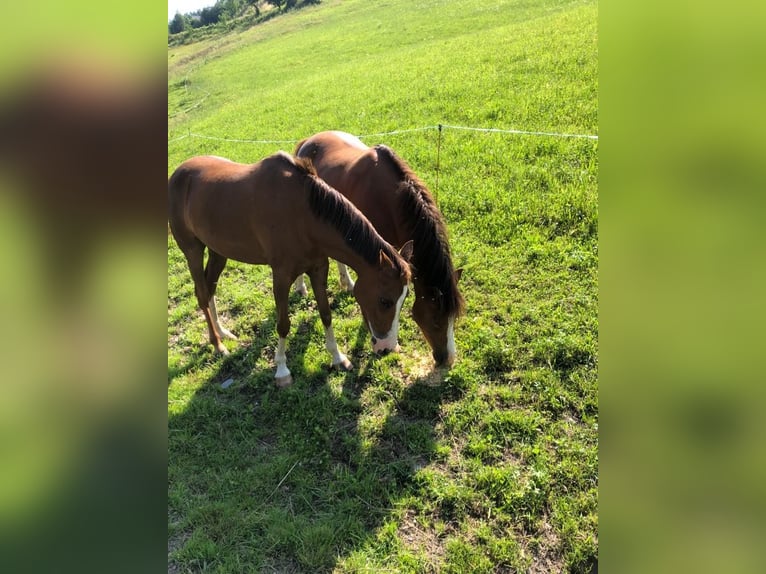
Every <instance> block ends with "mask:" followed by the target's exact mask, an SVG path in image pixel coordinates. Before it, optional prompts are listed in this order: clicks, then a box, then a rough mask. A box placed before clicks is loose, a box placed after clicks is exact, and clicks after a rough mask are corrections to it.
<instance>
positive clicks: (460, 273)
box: [455, 267, 463, 283]
mask: <svg viewBox="0 0 766 574" xmlns="http://www.w3.org/2000/svg"><path fill="white" fill-rule="evenodd" d="M462 276H463V268H462V267H461V268H460V269H455V283H457V282H458V281H460V278H461V277H462Z"/></svg>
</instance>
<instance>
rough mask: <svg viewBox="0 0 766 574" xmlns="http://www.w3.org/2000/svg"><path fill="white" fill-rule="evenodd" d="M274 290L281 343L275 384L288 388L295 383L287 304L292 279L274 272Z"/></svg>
mask: <svg viewBox="0 0 766 574" xmlns="http://www.w3.org/2000/svg"><path fill="white" fill-rule="evenodd" d="M273 277H274V279H273V290H274V303H275V304H276V307H277V334H278V335H279V343H278V344H277V352H276V354H275V355H274V361H275V362H276V363H277V372H276V373H275V374H274V383H275V384H276V385H277V387H280V388H281V387H287V386H289V385H291V384H292V383H293V377H292V375H291V374H290V369H288V368H287V354H286V353H285V350H286V347H287V334H288V333H289V332H290V315H289V314H288V309H287V303H288V298H289V295H290V283H291V281H290V279H285V277H284V275H282V274H280V273H278V272H277V271H276V270H273Z"/></svg>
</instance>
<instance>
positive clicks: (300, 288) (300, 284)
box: [293, 273, 309, 297]
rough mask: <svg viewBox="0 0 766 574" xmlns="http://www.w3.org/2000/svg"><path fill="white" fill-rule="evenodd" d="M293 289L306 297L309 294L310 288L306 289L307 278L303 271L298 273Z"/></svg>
mask: <svg viewBox="0 0 766 574" xmlns="http://www.w3.org/2000/svg"><path fill="white" fill-rule="evenodd" d="M293 289H294V290H295V292H296V293H297V294H298V295H300V296H301V297H305V296H306V295H308V294H309V290H308V289H306V280H305V279H304V275H303V273H301V274H300V275H298V278H297V279H296V280H295V283H294V284H293Z"/></svg>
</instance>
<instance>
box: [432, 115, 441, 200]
mask: <svg viewBox="0 0 766 574" xmlns="http://www.w3.org/2000/svg"><path fill="white" fill-rule="evenodd" d="M438 127H439V135H438V136H437V140H436V186H435V187H434V195H435V196H437V197H438V194H439V165H440V163H439V162H440V159H441V150H442V125H441V124H439V125H438Z"/></svg>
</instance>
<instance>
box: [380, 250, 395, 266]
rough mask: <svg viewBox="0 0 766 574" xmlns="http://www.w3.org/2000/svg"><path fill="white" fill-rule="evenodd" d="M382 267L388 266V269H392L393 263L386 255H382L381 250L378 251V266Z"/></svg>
mask: <svg viewBox="0 0 766 574" xmlns="http://www.w3.org/2000/svg"><path fill="white" fill-rule="evenodd" d="M384 265H388V266H389V267H393V266H394V262H393V261H391V259H390V258H389V257H388V255H386V254H385V253H383V250H382V249H381V250H380V266H381V267H383V266H384Z"/></svg>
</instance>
